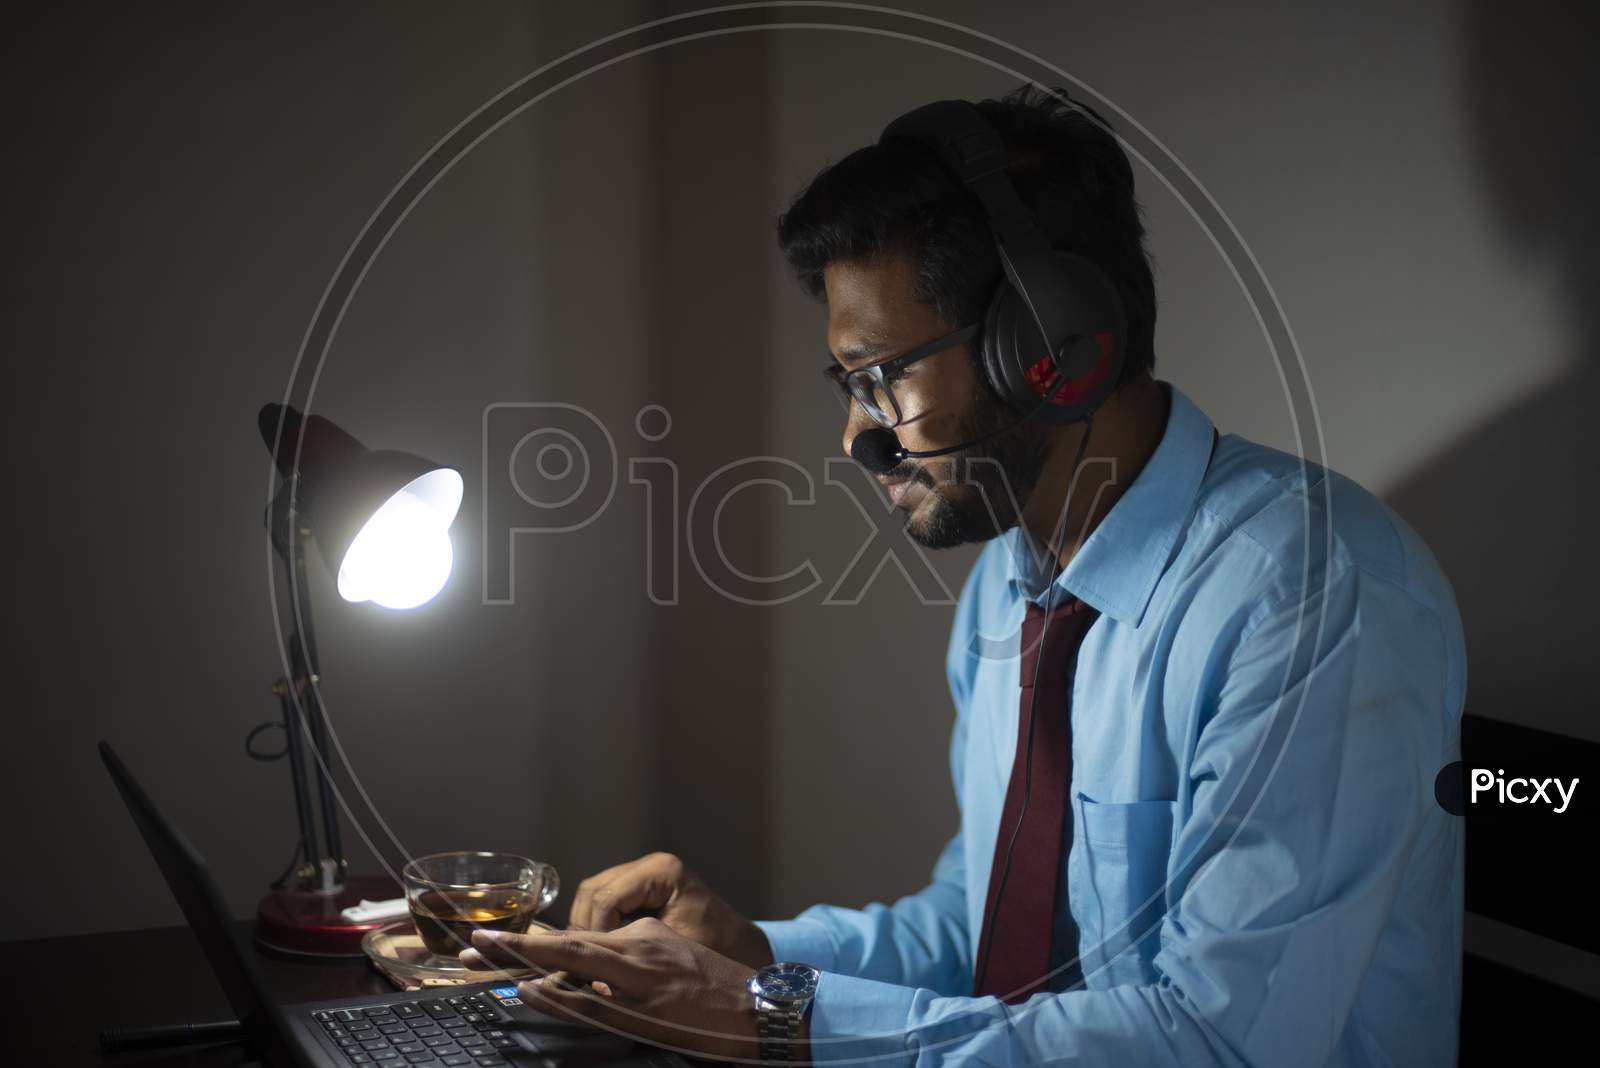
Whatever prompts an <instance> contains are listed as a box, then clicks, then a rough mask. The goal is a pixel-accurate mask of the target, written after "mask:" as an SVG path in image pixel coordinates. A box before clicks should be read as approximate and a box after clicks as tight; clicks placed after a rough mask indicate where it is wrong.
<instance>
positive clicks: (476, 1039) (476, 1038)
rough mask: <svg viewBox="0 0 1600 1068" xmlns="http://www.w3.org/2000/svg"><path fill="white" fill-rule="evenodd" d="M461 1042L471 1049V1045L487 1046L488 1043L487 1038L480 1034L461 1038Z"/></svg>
mask: <svg viewBox="0 0 1600 1068" xmlns="http://www.w3.org/2000/svg"><path fill="white" fill-rule="evenodd" d="M461 1044H462V1046H464V1047H466V1048H467V1049H471V1048H472V1047H473V1046H487V1045H488V1044H489V1040H488V1039H487V1038H484V1037H483V1036H482V1035H471V1036H469V1037H467V1038H463V1039H462V1040H461Z"/></svg>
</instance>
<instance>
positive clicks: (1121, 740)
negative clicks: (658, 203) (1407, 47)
mask: <svg viewBox="0 0 1600 1068" xmlns="http://www.w3.org/2000/svg"><path fill="white" fill-rule="evenodd" d="M1166 388H1168V389H1169V390H1170V396H1171V406H1170V414H1169V416H1168V420H1167V426H1166V430H1165V432H1164V434H1163V436H1162V439H1161V442H1160V444H1159V445H1158V447H1157V448H1156V450H1155V453H1154V454H1153V455H1152V457H1151V459H1150V461H1149V462H1148V464H1147V465H1146V466H1145V467H1144V469H1143V470H1142V471H1141V472H1140V473H1139V475H1138V477H1137V478H1136V479H1135V480H1134V481H1133V483H1132V485H1131V486H1129V488H1128V490H1127V492H1126V493H1125V494H1124V495H1123V496H1122V498H1121V499H1120V500H1118V501H1117V503H1116V504H1115V506H1113V508H1112V509H1111V510H1110V511H1109V512H1108V513H1107V515H1106V516H1105V518H1104V519H1103V520H1102V521H1101V523H1100V525H1099V526H1098V527H1097V528H1096V529H1095V530H1094V532H1093V533H1092V534H1091V536H1090V537H1089V538H1088V539H1087V540H1086V541H1085V542H1084V544H1083V546H1082V547H1081V549H1080V550H1079V552H1078V553H1077V554H1076V556H1074V557H1073V559H1072V561H1071V563H1070V564H1069V565H1068V567H1067V568H1066V569H1065V570H1064V571H1062V572H1061V573H1060V575H1059V576H1058V577H1056V579H1055V580H1054V582H1053V583H1052V582H1051V581H1050V578H1049V576H1050V573H1051V571H1052V570H1053V569H1052V568H1051V567H1050V563H1049V561H1048V559H1044V560H1041V559H1040V558H1037V557H1035V556H1034V555H1033V551H1034V550H1036V549H1037V545H1036V544H1035V543H1034V541H1033V539H1032V538H1031V537H1029V536H1028V535H1027V534H1025V533H1024V532H1022V531H1021V530H1020V529H1019V530H1012V531H1010V532H1009V533H1007V534H1005V535H1003V536H1002V537H1000V538H997V539H995V540H994V541H993V542H991V543H990V544H989V545H988V546H986V547H985V549H984V551H983V553H982V554H981V556H980V557H979V559H978V562H977V564H976V565H975V566H974V568H973V571H972V574H971V575H970V577H969V578H968V579H967V582H966V584H965V586H964V588H963V589H962V593H961V598H960V602H959V605H958V607H957V610H956V619H955V625H954V628H953V632H952V634H951V640H950V646H949V651H948V655H947V660H946V667H947V671H948V674H949V680H950V689H951V693H952V694H953V696H954V698H955V706H956V720H955V729H954V733H953V739H952V742H951V748H950V762H951V770H952V773H953V776H954V780H955V790H956V796H957V800H958V802H959V805H960V809H961V821H960V829H959V830H958V832H957V833H956V835H955V837H953V838H952V839H951V840H950V842H949V844H948V845H947V846H946V847H945V849H944V851H943V852H942V853H941V854H940V856H939V858H938V861H937V863H936V864H935V866H934V870H933V876H932V881H931V882H930V883H929V885H928V886H927V887H925V888H924V889H922V890H920V891H918V892H917V893H914V894H911V895H910V896H908V897H904V898H902V899H900V900H899V901H897V902H895V903H894V904H892V905H888V906H885V905H881V904H872V905H868V906H867V907H866V908H865V909H859V910H857V909H844V908H836V907H833V906H827V905H818V906H815V907H813V908H810V909H807V910H806V911H805V912H803V913H801V914H800V916H799V917H797V918H796V919H794V920H787V921H773V922H764V923H762V924H761V925H760V926H761V927H762V929H763V930H764V931H765V932H766V934H767V937H768V939H769V940H770V941H771V943H772V949H773V953H774V954H775V955H776V959H778V960H794V961H804V962H807V963H810V964H813V965H815V966H816V967H818V968H820V969H822V971H823V976H822V979H821V981H820V983H819V984H818V988H817V994H816V999H815V1001H814V1002H813V1005H812V1013H811V1025H810V1029H811V1040H812V1043H813V1046H812V1050H811V1053H812V1055H813V1056H814V1057H816V1058H817V1059H819V1060H829V1061H838V1060H852V1059H859V1058H873V1063H876V1064H884V1063H913V1062H914V1063H919V1064H934V1063H946V1062H950V1063H957V1062H959V1063H966V1062H969V1061H972V1062H978V1063H983V1064H996V1065H998V1064H1015V1063H1035V1062H1039V1061H1050V1062H1052V1063H1055V1064H1079V1063H1090V1064H1114V1065H1118V1066H1127V1065H1176V1064H1183V1065H1194V1064H1210V1063H1217V1064H1227V1065H1245V1064H1248V1065H1264V1064H1288V1065H1311V1064H1323V1063H1328V1064H1336V1065H1358V1064H1389V1063H1394V1064H1405V1065H1424V1064H1427V1065H1434V1064H1439V1065H1442V1064H1454V1063H1455V1057H1456V1054H1455V1047H1456V1035H1457V1026H1458V1018H1459V1005H1460V982H1461V924H1462V875H1463V867H1462V865H1463V839H1462V825H1461V821H1460V820H1459V819H1458V818H1457V817H1454V816H1451V815H1448V814H1447V813H1446V812H1445V811H1444V810H1443V809H1441V808H1440V807H1439V805H1438V803H1437V802H1436V801H1435V800H1434V794H1433V782H1434V778H1435V776H1436V775H1437V774H1438V772H1439V770H1440V769H1441V768H1442V767H1443V766H1444V765H1446V764H1449V763H1451V762H1452V761H1454V760H1457V759H1459V755H1460V724H1461V710H1462V704H1463V699H1464V695H1465V688H1466V663H1465V653H1464V647H1463V641H1462V632H1461V622H1460V617H1459V614H1458V613H1457V610H1456V606H1455V600H1454V597H1453V595H1452V593H1451V590H1450V586H1449V583H1448V582H1447V581H1446V580H1445V578H1444V576H1443V575H1442V574H1441V573H1440V571H1439V568H1438V566H1437V564H1436V563H1435V562H1434V560H1433V558H1432V556H1431V555H1430V553H1429V552H1428V550H1427V547H1426V546H1424V545H1423V543H1422V542H1421V540H1420V539H1419V538H1418V537H1417V535H1416V534H1415V533H1414V532H1413V531H1412V530H1411V529H1410V528H1409V527H1408V526H1407V525H1406V524H1405V523H1404V522H1403V521H1402V520H1400V518H1399V517H1398V516H1396V515H1395V514H1394V513H1393V512H1392V511H1390V510H1389V509H1388V508H1387V507H1386V506H1384V505H1383V504H1382V503H1381V502H1379V501H1378V500H1377V499H1375V498H1374V497H1373V496H1372V495H1371V494H1369V493H1367V492H1366V491H1365V490H1363V489H1361V488H1360V487H1359V486H1357V485H1356V484H1354V483H1353V482H1351V481H1350V480H1348V479H1346V478H1344V477H1343V476H1341V475H1339V474H1337V473H1335V472H1332V471H1330V470H1327V469H1325V468H1319V467H1317V466H1315V465H1311V464H1308V463H1306V462H1304V461H1302V460H1300V459H1299V458H1297V457H1293V456H1289V455H1286V454H1284V453H1281V452H1278V451H1276V450H1273V449H1269V448H1266V447H1264V446H1261V445H1257V444H1255V443H1253V442H1250V441H1247V440H1245V439H1243V438H1240V437H1238V436H1235V435H1223V436H1222V437H1221V438H1220V439H1219V440H1217V442H1216V446H1215V452H1214V454H1213V431H1212V425H1211V421H1210V420H1209V419H1208V418H1207V417H1206V416H1205V414H1204V413H1202V412H1201V411H1200V410H1199V409H1198V408H1197V407H1196V406H1195V405H1194V403H1193V402H1192V401H1190V400H1189V399H1188V398H1187V397H1186V396H1184V394H1183V393H1182V392H1181V391H1179V390H1178V389H1176V388H1174V387H1170V386H1168V387H1166ZM1208 461H1209V462H1208ZM1068 593H1070V594H1073V595H1076V596H1078V597H1080V598H1082V599H1083V600H1084V601H1086V602H1088V603H1089V604H1090V605H1092V606H1093V607H1095V608H1096V609H1098V610H1099V611H1100V613H1101V615H1100V617H1099V618H1098V619H1097V620H1096V621H1095V623H1094V624H1093V626H1092V627H1091V628H1090V629H1089V632H1088V634H1087V635H1086V636H1085V638H1084V641H1083V645H1082V647H1081V651H1080V653H1079V661H1078V670H1077V674H1076V677H1075V678H1074V679H1073V681H1072V684H1071V686H1072V693H1071V720H1072V758H1073V759H1072V767H1073V778H1072V783H1071V786H1070V789H1069V794H1068V796H1069V797H1070V799H1071V805H1072V811H1071V819H1072V823H1073V828H1074V833H1073V836H1072V845H1071V848H1070V850H1069V851H1068V853H1067V856H1066V858H1065V872H1064V876H1065V886H1066V892H1065V894H1064V895H1063V896H1064V901H1063V905H1064V907H1070V909H1071V916H1072V918H1073V919H1075V920H1076V923H1077V925H1078V932H1079V933H1078V940H1077V944H1076V945H1075V946H1065V947H1063V946H1059V945H1058V946H1054V947H1053V956H1054V957H1055V959H1056V960H1057V961H1058V962H1061V963H1065V962H1068V961H1070V960H1071V959H1072V958H1073V957H1079V956H1081V963H1080V966H1081V969H1082V980H1081V981H1080V982H1078V983H1077V984H1076V988H1075V989H1063V988H1062V986H1063V985H1064V983H1063V976H1057V977H1056V980H1055V985H1054V986H1053V987H1052V988H1051V989H1047V990H1045V991H1043V992H1040V993H1037V994H1035V995H1034V996H1033V997H1032V998H1030V999H1029V1000H1027V1001H1026V1002H1023V1003H1021V1004H1018V1005H1006V1004H1004V1003H1002V1002H1000V1001H999V1000H998V999H996V998H993V997H982V998H974V997H971V996H970V994H971V991H972V981H973V974H972V973H973V958H974V956H975V949H976V944H977V940H978V936H979V933H980V932H981V930H982V923H983V916H982V910H983V907H984V903H985V900H986V895H987V892H988V886H989V875H990V870H989V869H990V865H991V863H992V861H993V857H994V847H995V839H996V836H997V833H998V827H999V820H1000V811H1001V806H1002V804H1003V802H1004V799H1005V792H1006V785H1007V782H1008V779H1009V776H1010V774H1011V764H1012V760H1013V757H1014V754H1015V750H1016V738H1017V729H1018V709H1017V698H1018V685H1019V682H1018V661H1017V655H1016V653H1017V635H1018V633H1019V629H1020V625H1021V620H1022V617H1023V614H1024V600H1025V599H1032V600H1034V601H1036V602H1038V603H1041V604H1044V603H1047V602H1053V601H1054V600H1056V599H1059V598H1061V597H1063V596H1066V595H1067V594H1068ZM1063 696H1065V695H1063ZM1013 863H1014V864H1015V861H1014V862H1013ZM1061 929H1063V928H1061V927H1058V930H1061ZM1065 929H1067V930H1070V926H1068V927H1066V928H1065ZM1057 941H1061V939H1059V938H1058V939H1057ZM1063 974H1064V975H1070V973H1063Z"/></svg>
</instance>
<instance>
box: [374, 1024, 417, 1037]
mask: <svg viewBox="0 0 1600 1068" xmlns="http://www.w3.org/2000/svg"><path fill="white" fill-rule="evenodd" d="M378 1031H379V1032H380V1033H382V1034H385V1035H409V1034H410V1033H411V1028H409V1027H407V1026H406V1025H405V1024H403V1023H386V1024H380V1025H379V1026H378Z"/></svg>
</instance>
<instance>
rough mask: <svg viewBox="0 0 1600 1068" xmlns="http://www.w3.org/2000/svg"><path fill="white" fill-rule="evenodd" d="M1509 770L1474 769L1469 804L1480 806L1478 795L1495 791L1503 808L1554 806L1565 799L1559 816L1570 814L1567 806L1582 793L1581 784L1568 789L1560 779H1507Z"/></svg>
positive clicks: (1557, 810)
mask: <svg viewBox="0 0 1600 1068" xmlns="http://www.w3.org/2000/svg"><path fill="white" fill-rule="evenodd" d="M1504 776H1505V770H1504V769H1503V768H1502V769H1499V770H1496V771H1490V770H1489V769H1488V768H1473V769H1472V780H1471V786H1470V796H1469V797H1468V800H1469V801H1471V802H1472V803H1473V804H1477V803H1478V795H1479V794H1481V793H1488V792H1489V791H1491V790H1492V791H1494V794H1495V800H1496V801H1497V802H1498V803H1499V804H1502V805H1503V804H1505V803H1507V802H1510V803H1511V804H1513V805H1539V804H1544V805H1554V804H1555V802H1556V798H1557V797H1559V798H1561V805H1560V807H1559V808H1557V809H1555V812H1556V814H1557V815H1560V814H1561V813H1563V812H1565V811H1566V810H1567V805H1569V804H1571V802H1572V795H1573V794H1575V793H1577V792H1578V780H1577V778H1576V777H1574V778H1573V780H1572V783H1571V785H1564V784H1563V783H1562V781H1561V780H1560V779H1554V778H1551V779H1523V778H1515V779H1507V778H1505V777H1504Z"/></svg>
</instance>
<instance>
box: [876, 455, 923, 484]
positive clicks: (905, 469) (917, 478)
mask: <svg viewBox="0 0 1600 1068" xmlns="http://www.w3.org/2000/svg"><path fill="white" fill-rule="evenodd" d="M883 477H884V478H886V479H888V480H889V481H890V482H900V481H906V482H917V483H920V484H922V485H924V486H927V487H928V488H929V489H932V488H933V486H934V479H933V476H932V475H930V474H928V472H927V471H926V470H924V469H923V467H922V465H921V464H914V463H912V462H911V461H909V460H902V461H901V462H900V463H898V464H896V465H895V466H894V467H892V468H890V469H889V472H888V474H886V475H884V476H883Z"/></svg>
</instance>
